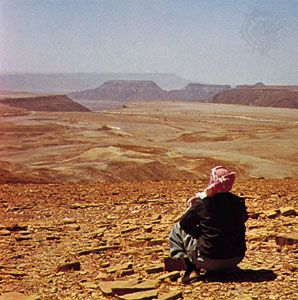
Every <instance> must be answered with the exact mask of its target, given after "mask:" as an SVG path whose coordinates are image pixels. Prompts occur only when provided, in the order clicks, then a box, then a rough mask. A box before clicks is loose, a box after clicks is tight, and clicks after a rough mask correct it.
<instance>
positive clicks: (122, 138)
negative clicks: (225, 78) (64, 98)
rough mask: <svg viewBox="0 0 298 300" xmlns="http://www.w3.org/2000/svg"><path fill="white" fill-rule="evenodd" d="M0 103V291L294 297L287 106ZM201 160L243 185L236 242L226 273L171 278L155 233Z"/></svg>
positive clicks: (293, 139) (292, 135)
mask: <svg viewBox="0 0 298 300" xmlns="http://www.w3.org/2000/svg"><path fill="white" fill-rule="evenodd" d="M0 116H1V117H0V132H1V134H0V140H1V143H0V182H1V185H0V237H1V239H0V258H1V260H0V295H1V294H5V293H9V292H16V293H22V294H24V295H27V296H31V298H26V299H119V298H120V299H157V298H158V299H182V298H183V299H209V300H210V299H272V300H274V299H297V297H296V294H297V290H298V281H297V270H298V266H297V265H298V262H297V223H298V221H297V202H298V201H297V194H298V193H297V192H298V179H297V171H298V159H297V149H298V113H297V110H296V109H286V108H264V107H250V106H240V105H228V104H211V103H195V102H179V101H171V102H170V101H159V102H158V101H147V102H134V103H128V104H124V105H121V106H120V107H119V108H112V109H107V110H103V111H93V112H29V111H26V110H23V109H14V108H11V107H10V108H8V107H6V106H0ZM215 165H225V166H227V167H229V168H231V169H233V170H235V171H236V174H237V181H236V183H235V186H234V189H233V191H234V192H235V193H236V194H239V195H242V196H243V197H245V198H246V205H247V208H248V211H249V219H248V221H247V247H248V250H247V254H246V257H245V259H244V260H243V262H242V263H241V264H240V268H241V269H242V272H240V273H236V274H228V275H226V276H222V277H221V276H215V277H214V276H213V277H212V276H211V277H208V276H207V277H206V276H205V277H204V276H202V279H201V280H199V281H197V282H195V283H193V284H192V285H183V284H181V282H180V281H179V277H180V276H181V273H179V272H178V271H177V272H172V273H171V272H166V271H165V270H164V268H163V259H164V257H166V256H167V255H168V244H167V236H168V234H169V231H170V229H171V226H172V225H173V224H174V222H175V221H176V220H177V218H178V217H179V215H180V214H181V213H182V212H183V211H184V209H185V202H186V200H187V199H188V198H189V197H191V196H193V194H194V193H196V192H198V191H199V190H201V189H203V188H204V187H205V185H206V183H207V180H208V172H209V170H210V168H212V167H213V166H215ZM128 280H130V282H129V283H127V281H128ZM118 281H119V282H120V283H119V282H118ZM110 282H114V290H113V289H110V290H109V289H108V288H107V285H108V284H110ZM121 282H122V286H121ZM123 282H126V284H127V285H129V287H127V286H126V287H125V284H124V283H123ZM132 282H133V283H132ZM138 284H141V287H140V285H138ZM123 285H124V287H123ZM144 286H145V287H146V286H147V288H144ZM149 287H150V288H149ZM146 289H147V290H149V292H148V291H147V293H148V295H147V298H146V292H144V290H146ZM128 290H130V291H131V292H133V291H134V292H139V291H142V293H143V296H142V295H140V296H138V295H137V296H131V295H130V296H129V293H127V291H128ZM115 291H116V292H115ZM117 291H118V292H117ZM119 291H120V292H119ZM125 291H126V292H125ZM119 293H120V294H119ZM144 293H145V295H144ZM150 293H151V294H150ZM121 294H122V295H121ZM149 294H150V295H151V296H150V295H149ZM167 295H168V296H167ZM3 297H4V296H3ZM137 297H143V298H137ZM0 299H1V296H0ZM2 299H6V298H2Z"/></svg>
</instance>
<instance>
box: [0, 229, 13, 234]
mask: <svg viewBox="0 0 298 300" xmlns="http://www.w3.org/2000/svg"><path fill="white" fill-rule="evenodd" d="M9 235H11V232H10V231H9V230H6V229H1V230H0V236H9Z"/></svg>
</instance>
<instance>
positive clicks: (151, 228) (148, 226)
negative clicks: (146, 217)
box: [144, 225, 153, 232]
mask: <svg viewBox="0 0 298 300" xmlns="http://www.w3.org/2000/svg"><path fill="white" fill-rule="evenodd" d="M152 230H153V225H146V226H144V231H145V232H152Z"/></svg>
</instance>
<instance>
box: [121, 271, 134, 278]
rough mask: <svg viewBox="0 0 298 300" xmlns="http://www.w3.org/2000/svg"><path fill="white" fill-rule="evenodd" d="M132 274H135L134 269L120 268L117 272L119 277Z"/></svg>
mask: <svg viewBox="0 0 298 300" xmlns="http://www.w3.org/2000/svg"><path fill="white" fill-rule="evenodd" d="M133 274H135V271H134V270H133V269H128V270H121V271H120V272H119V275H120V276H121V277H123V276H130V275H133Z"/></svg>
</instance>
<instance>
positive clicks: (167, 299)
mask: <svg viewBox="0 0 298 300" xmlns="http://www.w3.org/2000/svg"><path fill="white" fill-rule="evenodd" d="M181 298H182V292H181V291H171V292H169V293H167V294H165V295H162V296H161V297H159V298H158V299H159V300H177V299H181Z"/></svg>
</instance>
